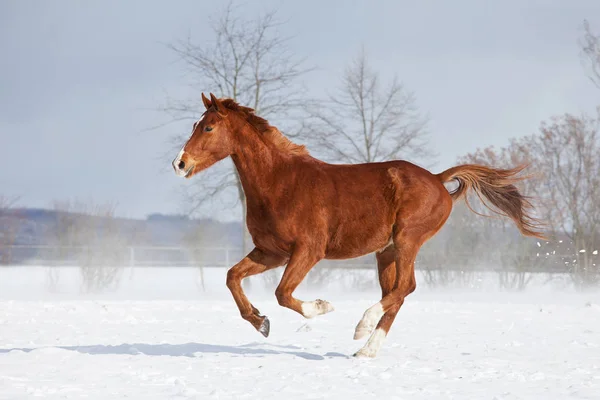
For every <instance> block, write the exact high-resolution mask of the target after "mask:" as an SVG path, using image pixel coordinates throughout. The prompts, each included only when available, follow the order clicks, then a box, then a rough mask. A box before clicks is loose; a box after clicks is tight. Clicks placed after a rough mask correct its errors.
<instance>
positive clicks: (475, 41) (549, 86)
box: [0, 0, 600, 219]
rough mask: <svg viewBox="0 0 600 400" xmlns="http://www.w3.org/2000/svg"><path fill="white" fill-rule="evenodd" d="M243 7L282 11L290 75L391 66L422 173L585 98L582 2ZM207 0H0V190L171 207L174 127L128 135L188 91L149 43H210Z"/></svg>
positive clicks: (131, 212)
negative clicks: (423, 147)
mask: <svg viewBox="0 0 600 400" xmlns="http://www.w3.org/2000/svg"><path fill="white" fill-rule="evenodd" d="M245 4H246V6H245V7H244V10H246V11H245V12H246V13H256V12H260V11H261V10H263V11H264V10H266V9H269V8H271V7H272V6H278V8H279V10H280V16H281V17H283V18H289V23H288V24H287V25H286V26H285V27H284V28H283V30H284V32H285V33H286V34H290V35H295V37H294V39H293V40H292V43H291V45H292V48H293V50H294V51H295V52H296V53H297V54H298V56H301V57H307V58H308V63H309V64H310V65H315V66H317V67H318V68H319V69H318V70H317V71H315V72H313V73H311V74H310V75H309V76H307V77H306V82H305V83H306V84H307V85H308V86H309V88H311V90H312V91H313V93H315V94H317V93H320V92H321V90H322V89H323V88H328V89H332V90H333V89H334V88H335V84H336V83H337V81H336V78H337V77H338V76H339V75H340V74H341V72H342V71H343V68H344V66H345V65H346V64H347V63H348V62H349V61H350V60H351V58H352V57H354V56H355V55H356V54H357V52H358V51H359V49H360V47H361V46H362V45H364V46H365V49H366V51H367V53H368V55H369V58H370V61H371V63H372V65H373V67H375V68H377V69H378V70H380V71H381V72H382V73H384V74H385V75H386V76H391V75H392V74H393V73H396V74H397V75H398V76H399V78H400V79H401V80H402V81H403V82H404V83H405V85H406V86H407V88H408V89H410V90H412V91H414V92H415V94H416V96H417V101H418V105H419V106H420V108H421V110H423V111H424V112H426V113H427V114H428V115H429V116H430V118H431V121H430V125H429V128H430V131H431V136H430V138H431V141H432V142H433V143H434V145H435V151H436V152H437V153H438V154H439V158H438V159H437V164H436V166H435V167H434V168H433V169H434V170H435V171H440V170H442V169H445V168H447V167H449V166H451V165H452V164H454V163H455V160H456V158H457V157H458V156H459V155H461V154H464V153H466V152H469V151H473V150H475V149H476V148H477V147H485V146H488V145H496V146H501V145H503V144H505V143H506V142H507V140H508V139H509V138H510V137H515V136H522V135H525V134H530V133H534V132H535V131H536V129H537V128H538V126H539V123H540V122H541V121H542V120H545V119H548V118H549V117H550V116H552V115H554V114H559V113H564V112H572V113H578V112H581V111H591V110H592V109H593V108H594V107H595V106H596V105H598V103H599V101H598V99H599V98H600V91H599V90H598V89H596V88H595V87H594V86H593V85H592V84H591V83H590V82H589V80H588V79H587V77H586V76H585V74H584V70H583V67H582V66H581V62H580V57H579V48H578V46H577V40H578V38H579V37H580V35H581V24H582V21H583V19H584V18H587V19H588V20H589V21H590V23H591V24H592V27H593V28H594V29H595V30H596V31H600V2H598V1H597V0H589V1H577V2H567V1H562V0H555V1H541V0H539V1H527V2H522V1H502V2H499V1H498V2H492V1H454V2H447V1H420V2H414V1H410V2H409V1H386V2H384V1H377V2H373V1H361V2H356V1H355V2H349V1H327V2H326V1H322V0H320V1H315V0H311V1H302V2H292V1H287V2H284V1H246V3H245ZM223 5H224V2H216V1H189V0H188V1H182V0H180V1H173V2H167V1H127V2H123V1H115V0H111V1H102V2H100V1H95V2H92V1H85V2H84V1H75V0H73V1H58V0H55V1H47V2H42V1H32V0H5V1H1V2H0V55H1V56H0V57H1V58H0V194H8V195H20V196H22V200H21V205H24V206H37V207H48V206H50V204H51V202H52V200H54V199H68V198H82V199H94V200H95V201H98V202H102V201H116V202H117V203H118V204H119V212H120V214H121V215H125V216H132V217H144V216H145V215H146V214H148V213H151V212H176V211H178V209H179V207H180V205H181V204H180V199H179V198H178V193H179V191H178V188H181V187H182V186H183V185H189V184H191V183H192V182H190V181H187V180H182V179H179V178H177V177H175V175H174V173H173V172H172V170H171V169H170V165H169V161H170V160H169V157H170V155H169V157H166V158H165V157H164V156H163V155H164V152H165V151H166V150H168V149H169V137H172V136H173V135H176V134H181V133H187V132H188V131H189V129H190V126H188V125H189V124H172V125H169V126H168V127H165V128H161V129H159V130H155V131H152V132H142V131H143V130H144V129H145V128H148V127H150V126H153V125H154V124H156V123H158V122H160V121H163V120H164V119H165V116H164V115H161V114H159V113H156V112H154V111H149V110H148V109H152V108H155V107H157V106H160V104H161V103H162V102H163V101H164V96H165V92H167V93H168V94H169V95H171V96H173V97H178V96H182V97H186V96H188V94H189V92H188V90H187V89H186V83H187V82H186V80H185V76H184V74H183V72H182V69H181V65H180V64H178V63H176V62H175V60H176V57H175V56H174V54H173V53H172V52H170V51H169V50H168V49H166V47H165V45H164V44H165V43H168V42H170V41H173V40H176V39H180V38H183V37H184V36H185V35H187V33H188V31H189V32H191V35H192V38H193V39H195V40H197V41H209V40H211V39H212V37H211V36H210V34H211V33H210V29H209V26H208V17H209V16H210V15H211V14H214V13H218V12H220V11H221V9H222V6H223ZM211 89H212V88H209V87H207V88H205V90H206V91H207V92H208V91H210V90H211ZM197 96H198V97H199V96H200V93H198V94H197ZM271 122H273V123H274V124H277V121H271ZM195 179H202V175H199V176H197V177H195ZM230 215H233V214H229V213H224V214H222V217H223V218H225V219H229V218H228V216H230Z"/></svg>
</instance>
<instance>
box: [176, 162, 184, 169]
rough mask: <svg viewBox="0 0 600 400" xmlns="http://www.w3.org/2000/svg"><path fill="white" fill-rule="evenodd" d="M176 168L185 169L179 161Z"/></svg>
mask: <svg viewBox="0 0 600 400" xmlns="http://www.w3.org/2000/svg"><path fill="white" fill-rule="evenodd" d="M177 168H179V169H184V168H185V163H184V162H183V161H179V164H177Z"/></svg>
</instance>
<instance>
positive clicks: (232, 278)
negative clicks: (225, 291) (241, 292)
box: [226, 268, 242, 290]
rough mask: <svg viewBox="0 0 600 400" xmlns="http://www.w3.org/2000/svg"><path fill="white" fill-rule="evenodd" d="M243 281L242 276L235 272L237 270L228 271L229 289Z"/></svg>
mask: <svg viewBox="0 0 600 400" xmlns="http://www.w3.org/2000/svg"><path fill="white" fill-rule="evenodd" d="M241 281H242V276H241V275H240V274H239V273H238V272H237V271H236V270H235V268H231V269H230V270H229V271H227V282H226V284H227V287H228V288H229V289H230V290H231V289H233V288H235V287H237V285H239V283H240V282H241Z"/></svg>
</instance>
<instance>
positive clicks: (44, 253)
mask: <svg viewBox="0 0 600 400" xmlns="http://www.w3.org/2000/svg"><path fill="white" fill-rule="evenodd" d="M243 256H244V255H243V253H242V249H241V248H236V247H195V248H186V247H176V246H122V245H116V246H103V247H89V246H88V247H86V246H53V245H12V246H5V247H2V248H0V262H1V263H2V264H5V265H19V266H39V265H43V266H61V267H68V266H74V267H77V266H97V267H102V266H110V267H117V266H118V267H165V266H167V267H223V268H230V267H231V266H232V265H234V264H235V263H236V262H238V261H239V260H240V259H242V257H243ZM505 256H506V255H502V254H500V255H496V256H493V255H486V257H487V258H486V259H483V258H482V259H480V260H479V261H478V260H477V259H476V258H475V257H474V254H472V253H469V254H467V253H464V254H462V253H444V254H441V253H435V252H431V251H429V252H426V253H421V254H420V255H419V257H418V258H417V262H416V263H415V268H416V269H419V270H432V271H433V270H450V271H462V270H469V271H490V270H502V271H519V272H532V273H535V272H569V271H571V270H572V269H573V268H574V266H575V265H576V262H577V259H576V257H578V256H580V255H573V254H562V255H558V254H552V255H551V257H549V256H541V255H539V254H536V255H531V256H518V257H517V256H515V257H512V258H511V257H509V259H508V261H507V260H506V257H505ZM586 257H588V260H587V261H588V265H594V266H596V265H599V266H600V257H599V256H598V254H597V252H595V254H592V253H588V254H587V255H586ZM590 259H591V260H592V264H590V263H589V260H590ZM596 261H597V262H596ZM319 268H334V269H365V268H375V259H374V257H372V256H365V257H360V258H357V259H352V260H344V261H331V260H323V261H322V262H321V263H319Z"/></svg>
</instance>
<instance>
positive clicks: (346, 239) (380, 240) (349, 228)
mask: <svg viewBox="0 0 600 400" xmlns="http://www.w3.org/2000/svg"><path fill="white" fill-rule="evenodd" d="M392 225H393V224H392V223H387V222H383V221H380V222H375V223H368V224H365V223H364V221H358V223H352V224H347V225H344V226H341V227H339V228H338V229H337V230H336V231H335V233H334V234H333V235H332V237H331V238H330V241H329V244H328V247H327V251H326V255H325V257H326V258H328V259H348V258H356V257H361V256H364V255H366V254H369V253H373V252H375V251H378V250H381V249H383V248H385V247H386V246H387V245H388V244H389V243H390V240H391V236H392Z"/></svg>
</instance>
